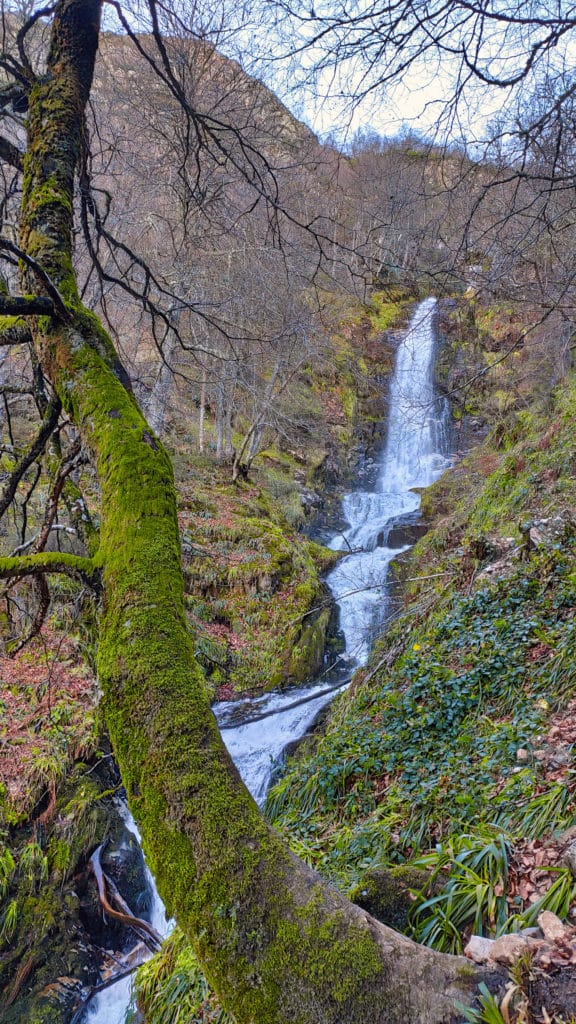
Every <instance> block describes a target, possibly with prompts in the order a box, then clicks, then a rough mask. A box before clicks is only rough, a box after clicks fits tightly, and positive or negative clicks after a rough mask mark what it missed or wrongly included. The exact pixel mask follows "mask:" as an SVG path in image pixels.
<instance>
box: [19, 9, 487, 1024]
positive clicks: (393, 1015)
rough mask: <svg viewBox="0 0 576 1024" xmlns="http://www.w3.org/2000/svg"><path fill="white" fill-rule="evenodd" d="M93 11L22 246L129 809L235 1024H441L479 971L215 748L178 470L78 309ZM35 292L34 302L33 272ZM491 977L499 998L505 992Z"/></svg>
mask: <svg viewBox="0 0 576 1024" xmlns="http://www.w3.org/2000/svg"><path fill="white" fill-rule="evenodd" d="M99 16H100V3H99V0H61V2H60V3H59V4H58V6H57V9H56V14H55V16H54V21H53V29H52V43H51V49H50V54H49V59H48V67H47V74H46V75H45V76H44V77H43V78H42V79H41V80H40V81H39V82H38V84H37V85H36V86H35V87H34V89H33V92H32V95H31V97H30V111H29V140H28V152H27V156H26V161H25V185H24V197H23V210H22V231H21V245H22V248H23V249H24V250H25V251H26V252H27V254H28V255H29V256H30V257H32V259H33V260H35V261H36V262H37V263H38V264H39V265H40V266H41V267H42V268H43V269H44V270H45V271H47V272H48V273H49V275H50V277H51V279H52V281H53V283H54V284H55V285H56V287H57V288H58V289H59V291H60V294H61V296H62V299H63V302H64V304H65V306H66V308H67V310H68V313H67V314H66V315H64V314H62V315H60V316H58V317H53V318H50V317H42V318H38V319H37V320H36V321H34V325H33V334H34V342H35V346H36V349H37V352H38V355H39V357H40V359H41V361H42V365H43V367H44V370H45V372H46V374H47V375H48V376H49V378H50V380H51V382H52V385H53V387H54V388H55V390H56V392H57V393H58V395H59V396H60V398H61V401H62V404H63V406H64V407H65V409H66V410H67V412H68V413H69V415H70V416H71V417H72V419H73V421H74V422H75V424H76V425H77V427H78V429H79V431H80V433H81V436H82V438H83V441H84V443H85V444H86V445H87V446H88V447H89V449H90V450H91V452H92V456H93V459H94V463H95V465H96V468H97V474H98V479H99V482H100V487H101V500H102V517H101V541H100V549H99V552H98V553H97V555H96V556H95V562H96V563H97V564H98V565H99V566H100V567H101V570H102V576H103V593H104V599H103V611H102V617H101V623H100V647H99V674H100V683H101V686H102V690H103V694H104V698H103V699H104V708H105V716H106V721H107V723H108V727H109V730H110V735H111V738H112V742H113V745H114V750H115V753H116V757H117V759H118V763H119V765H120V769H121V772H122V777H123V780H124V782H125V785H126V789H127V792H128V797H129V802H130V807H131V809H132V811H133V813H134V817H135V818H136V821H137V823H138V825H139V828H140V830H141V832H142V836H143V840H144V846H145V850H146V854H147V856H148V858H149V861H150V864H151V866H152V869H153V871H154V873H155V875H156V878H157V881H158V887H159V890H160V892H161V894H162V896H163V897H164V899H165V901H166V903H167V905H168V908H169V910H170V912H172V913H174V914H175V915H176V917H177V918H178V921H179V923H180V924H181V926H182V928H183V929H184V930H185V931H186V932H187V934H188V935H189V936H190V939H191V941H192V943H193V945H194V947H195V949H196V951H197V953H198V956H199V959H200V961H201V963H202V965H203V967H204V969H205V971H206V975H207V977H208V978H209V980H210V982H211V983H212V984H213V986H214V988H215V990H216V991H217V992H218V994H219V995H220V997H221V999H222V1002H223V1003H224V1005H225V1006H227V1007H228V1008H229V1009H230V1010H231V1011H232V1012H233V1013H234V1015H235V1016H236V1018H237V1020H238V1021H239V1022H240V1024H248V1022H254V1024H256V1022H257V1024H271V1022H276V1024H287V1022H300V1024H316V1022H318V1024H320V1022H322V1024H328V1022H334V1024H336V1022H340V1024H376V1022H387V1024H395V1022H398V1024H407V1022H410V1024H440V1022H448V1021H452V1020H456V1019H457V1018H458V1013H457V1012H456V1010H455V1007H454V1001H455V1000H456V999H458V1000H461V1001H463V1002H469V1001H471V1000H472V999H473V997H474V993H475V990H476V984H477V981H478V980H479V972H478V971H477V970H476V969H474V968H473V967H472V966H471V965H470V964H469V963H468V962H467V961H465V960H464V959H461V958H457V957H448V956H443V955H441V954H438V953H435V952H432V951H430V950H428V949H425V948H421V947H419V946H417V945H416V944H414V943H412V942H411V941H409V940H408V939H407V938H405V937H403V936H401V935H398V934H396V933H395V932H393V931H391V930H389V929H387V928H385V927H384V926H383V925H381V924H379V923H378V922H376V921H375V920H373V919H372V918H370V916H369V915H368V914H366V913H365V912H364V911H362V910H361V909H360V908H359V907H356V906H354V905H353V904H350V903H348V902H347V901H346V900H345V899H343V898H342V897H341V896H340V895H339V894H338V893H337V892H336V891H335V890H333V889H331V888H330V887H329V886H327V885H326V884H325V883H324V882H323V881H322V880H321V879H320V877H319V876H318V875H317V874H315V873H314V872H312V871H311V870H309V869H308V868H307V867H306V866H305V865H304V864H303V863H302V862H300V861H298V860H297V859H296V858H295V857H294V856H293V855H292V854H291V853H290V852H289V851H288V850H287V849H286V847H285V846H284V845H283V844H282V843H281V842H280V840H279V838H278V837H277V836H276V835H275V834H274V833H273V832H272V831H271V830H270V828H269V827H268V826H267V825H266V823H265V822H264V821H263V819H262V818H261V816H260V814H259V812H258V809H257V807H256V805H255V804H254V802H253V800H252V798H251V797H250V795H249V794H248V792H247V791H246V789H245V787H244V786H243V784H242V782H241V781H240V778H239V776H238V773H237V771H236V769H235V767H234V765H233V764H232V762H231V759H230V757H229V755H228V753H227V751H226V749H225V747H224V745H223V743H222V740H221V738H220V735H219V733H218V729H217V727H216V724H215V720H214V718H213V716H212V713H211V711H210V707H209V704H208V700H207V698H206V695H205V691H204V687H203V681H202V677H201V674H200V671H199V669H198V667H197V665H196V663H195V661H194V657H193V649H192V644H191V640H190V636H189V633H188V629H187V626H186V622H185V617H184V599H183V584H182V575H181V567H180V544H179V534H178V525H177V517H176V500H175V492H174V483H173V478H172V471H171V466H170V463H169V460H168V458H167V455H166V453H165V452H164V450H163V448H162V446H161V445H160V443H159V442H158V440H157V439H156V438H155V437H154V435H153V434H152V432H151V431H150V429H149V428H148V426H147V424H146V422H145V420H144V419H143V417H142V415H141V413H140V411H139V410H138V408H137V406H136V404H135V402H134V400H133V398H132V396H131V395H130V393H129V392H128V390H127V389H126V387H125V386H124V383H123V382H122V373H121V368H120V367H119V364H118V361H117V359H116V355H115V353H114V349H113V346H112V343H111V341H110V339H109V338H108V337H107V335H106V334H105V332H104V331H103V329H102V327H101V326H100V324H99V323H98V321H97V320H96V319H95V318H94V317H93V316H92V315H91V314H90V313H89V312H88V311H87V310H85V309H84V308H83V307H82V305H81V302H80V300H79V297H78V293H77V289H76V283H75V279H74V274H73V269H72V222H73V187H74V177H75V170H76V165H77V161H78V157H79V146H80V139H81V135H82V130H83V114H84V108H85V104H86V102H87V99H88V96H89V91H90V87H91V81H92V72H93V65H94V59H95V55H96V49H97V41H98V31H99V29H98V25H99ZM25 284H26V289H27V291H28V292H32V293H35V294H38V293H41V292H42V288H41V287H39V285H38V280H37V277H36V276H35V275H34V273H33V272H31V271H30V270H28V271H27V272H26V282H25ZM498 980H499V979H498V976H497V975H493V976H492V978H491V983H492V982H493V983H494V984H497V983H498Z"/></svg>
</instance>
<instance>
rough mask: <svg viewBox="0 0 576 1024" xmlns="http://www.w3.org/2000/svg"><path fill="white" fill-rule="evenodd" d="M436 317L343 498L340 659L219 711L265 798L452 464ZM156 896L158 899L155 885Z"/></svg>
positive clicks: (420, 314)
mask: <svg viewBox="0 0 576 1024" xmlns="http://www.w3.org/2000/svg"><path fill="white" fill-rule="evenodd" d="M434 314H435V300H433V299H427V300H425V301H424V302H423V303H421V304H419V305H418V306H417V307H416V309H415V311H414V313H413V316H412V318H411V320H410V323H409V325H408V327H407V329H406V330H405V332H403V336H402V339H401V341H400V343H399V345H398V350H397V354H396V360H395V369H394V373H393V375H392V378H391V381H390V387H389V395H388V406H389V416H388V427H387V440H386V444H385V447H384V449H383V451H382V453H381V455H380V457H379V460H378V473H377V478H376V481H375V484H374V488H373V490H371V491H355V492H352V493H350V494H348V495H347V496H346V497H345V499H344V506H343V514H344V517H345V519H346V520H347V522H348V524H349V525H348V527H347V529H346V530H345V531H344V532H343V533H341V534H337V535H336V536H335V537H334V538H333V541H332V546H333V547H334V548H335V549H338V550H341V551H342V550H349V551H350V552H351V553H350V554H349V555H348V556H346V557H343V558H342V559H341V560H340V561H339V562H338V564H337V566H336V567H335V568H334V569H333V570H332V571H331V572H330V574H329V576H328V578H327V583H328V585H329V587H330V589H331V591H332V593H333V594H334V598H335V600H336V601H337V602H338V604H339V607H340V616H341V628H342V631H343V634H344V638H345V651H344V653H343V655H342V659H341V664H340V665H339V666H336V667H335V668H333V669H332V670H331V671H330V672H328V673H327V674H325V675H322V676H320V677H319V679H318V680H316V681H315V682H314V683H313V684H311V685H310V684H309V685H308V686H306V687H301V688H297V689H294V688H292V689H290V690H284V691H281V692H278V693H271V694H266V695H264V696H263V697H259V698H257V699H253V700H245V701H242V702H237V701H234V702H228V703H227V702H224V703H220V704H217V705H216V706H215V708H214V710H215V713H216V716H217V718H218V721H219V723H220V726H221V728H222V730H223V735H224V738H225V740H226V743H227V746H228V749H229V750H230V752H231V754H232V756H233V758H234V760H235V762H236V764H237V766H238V768H239V770H240V773H241V775H242V777H243V778H244V781H245V782H246V784H247V786H248V788H249V789H250V791H251V792H252V794H253V795H254V796H255V797H256V798H257V799H258V800H259V801H262V799H263V798H264V797H265V795H266V791H267V789H268V786H269V782H270V778H271V773H272V771H273V769H274V765H275V764H276V763H277V761H278V758H279V757H280V756H281V754H282V751H283V750H284V749H285V747H286V746H288V745H289V744H292V743H294V742H295V741H296V740H298V739H300V738H301V737H302V735H303V734H304V733H305V732H306V730H307V729H308V728H309V727H310V725H311V723H312V722H313V721H314V719H315V717H316V716H317V715H318V713H319V711H320V710H321V708H322V707H323V706H324V705H325V704H326V703H327V702H329V701H330V700H331V699H332V697H333V696H334V693H335V692H337V690H338V689H339V688H342V687H343V686H345V685H346V683H347V682H348V681H349V680H350V678H351V674H352V672H353V671H354V669H356V668H357V667H358V666H359V665H361V664H363V662H364V661H365V660H366V657H367V655H368V652H369V650H370V643H371V638H372V636H373V634H374V632H375V631H378V630H379V629H380V628H381V623H382V619H383V617H384V616H385V613H386V608H387V600H386V577H387V573H388V566H389V565H390V562H391V561H392V560H393V559H394V557H395V556H397V555H398V553H399V552H400V551H402V550H405V549H406V547H407V545H400V546H399V545H398V544H396V546H389V544H388V540H389V537H390V535H392V534H395V535H396V537H399V535H400V531H401V530H402V528H403V526H404V525H405V524H406V523H407V522H409V523H412V521H413V519H414V516H415V515H416V513H417V509H418V505H419V496H418V493H417V491H415V490H413V488H417V489H420V488H422V487H426V486H429V485H430V484H431V483H432V482H433V480H434V479H436V478H437V476H438V475H439V474H440V473H441V472H442V470H443V469H444V468H445V467H446V465H447V464H448V463H447V459H446V454H447V406H446V403H445V402H443V401H442V400H440V399H439V398H438V396H437V395H436V393H435V389H434V382H433V365H434V355H435V333H434V327H433V321H434ZM150 902H151V905H152V906H157V904H158V896H157V893H156V891H155V889H154V890H153V893H152V896H151V901H150ZM128 1002H129V985H128V983H127V982H126V980H124V981H121V982H119V984H118V986H114V987H113V988H108V989H107V990H106V991H105V992H103V993H102V994H101V995H99V996H97V997H96V998H95V999H93V1000H92V1001H91V1005H90V1008H89V1011H88V1012H87V1014H86V1016H85V1021H86V1024H122V1022H123V1021H124V1019H125V1017H126V1012H127V1006H128Z"/></svg>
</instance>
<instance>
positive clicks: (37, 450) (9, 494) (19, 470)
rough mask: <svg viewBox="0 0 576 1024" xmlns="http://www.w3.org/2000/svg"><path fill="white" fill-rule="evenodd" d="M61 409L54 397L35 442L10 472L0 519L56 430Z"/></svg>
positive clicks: (0, 509) (3, 493)
mask: <svg viewBox="0 0 576 1024" xmlns="http://www.w3.org/2000/svg"><path fill="white" fill-rule="evenodd" d="M61 409H62V404H61V402H60V399H59V398H57V397H56V396H54V397H53V398H52V399H51V401H50V402H49V404H48V408H47V410H46V413H45V416H44V419H43V420H42V423H41V426H40V430H39V431H38V434H37V436H36V438H35V440H34V441H33V442H32V444H31V445H30V447H29V448H28V450H27V451H26V452H25V453H24V455H23V456H22V458H21V459H20V462H19V463H18V464H17V466H16V467H15V468H14V470H13V471H12V474H11V476H10V478H9V480H8V482H7V484H6V486H5V487H4V490H3V492H2V494H1V495H0V517H1V516H3V515H4V513H5V511H6V509H7V508H8V506H9V504H10V502H11V501H12V500H13V499H14V495H15V494H16V489H17V487H18V484H19V483H20V481H21V479H22V477H23V476H24V473H25V472H26V470H27V469H29V468H30V466H31V465H32V463H33V462H35V460H36V459H37V458H38V456H39V455H41V454H42V452H43V451H44V449H45V447H46V443H47V441H48V438H49V437H50V435H51V433H52V431H53V430H54V429H55V428H56V424H57V423H58V417H59V416H60V411H61Z"/></svg>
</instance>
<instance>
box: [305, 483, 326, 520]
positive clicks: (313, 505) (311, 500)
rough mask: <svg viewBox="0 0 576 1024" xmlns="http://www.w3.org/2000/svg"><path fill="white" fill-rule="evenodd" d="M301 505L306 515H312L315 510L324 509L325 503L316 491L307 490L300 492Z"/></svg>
mask: <svg viewBox="0 0 576 1024" xmlns="http://www.w3.org/2000/svg"><path fill="white" fill-rule="evenodd" d="M300 504H301V505H302V508H303V509H304V513H305V514H306V515H310V513H311V512H313V511H315V509H318V508H322V506H323V504H324V501H323V499H322V497H321V496H320V495H319V494H317V493H316V491H309V490H308V489H305V490H303V491H301V492H300Z"/></svg>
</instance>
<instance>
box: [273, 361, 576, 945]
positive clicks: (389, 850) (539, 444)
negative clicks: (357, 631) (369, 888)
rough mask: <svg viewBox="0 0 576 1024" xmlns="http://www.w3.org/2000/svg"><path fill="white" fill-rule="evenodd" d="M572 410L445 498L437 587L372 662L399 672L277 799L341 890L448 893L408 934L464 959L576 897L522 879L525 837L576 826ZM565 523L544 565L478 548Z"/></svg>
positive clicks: (428, 552)
mask: <svg viewBox="0 0 576 1024" xmlns="http://www.w3.org/2000/svg"><path fill="white" fill-rule="evenodd" d="M575 407H576V381H575V380H574V379H572V380H570V381H569V382H567V383H566V384H565V386H563V387H562V388H561V389H559V391H558V394H557V396H556V398H555V408H554V409H553V413H552V415H556V419H554V420H553V422H552V425H550V420H549V414H548V417H547V416H545V415H544V413H543V412H538V411H536V412H531V413H530V414H527V413H523V412H519V413H516V414H515V417H514V418H511V419H510V421H509V423H508V428H507V429H508V433H507V434H505V435H504V434H503V433H502V432H500V433H499V435H498V436H497V437H496V436H494V437H493V438H492V440H491V441H489V442H488V444H487V445H486V446H485V448H484V449H481V450H479V451H478V452H476V453H473V454H472V455H471V456H469V457H468V459H467V460H464V461H463V462H462V463H461V464H459V466H458V467H457V469H456V470H454V471H453V472H452V473H451V474H448V475H447V476H446V477H445V478H442V479H441V480H440V481H439V482H438V483H437V484H436V485H435V487H434V488H432V489H431V495H430V496H429V497H428V498H427V499H426V500H427V509H426V512H427V514H428V515H429V516H430V517H433V516H434V514H435V508H438V510H439V513H440V515H442V516H443V517H444V518H443V519H442V520H441V521H440V522H439V525H438V528H437V529H436V530H435V531H432V533H431V534H430V535H429V536H428V537H427V538H425V539H424V540H423V541H421V542H420V543H419V544H418V545H417V547H416V548H415V550H414V559H417V558H418V559H419V561H418V570H417V572H415V573H414V575H415V576H417V575H418V576H420V575H421V576H422V577H426V576H427V575H432V576H434V574H435V573H438V574H439V576H438V579H439V582H438V584H435V583H434V582H432V583H428V582H425V583H418V582H416V583H414V584H413V585H412V590H411V592H410V598H411V601H412V606H411V607H409V608H408V611H407V613H406V615H405V616H403V617H401V618H400V619H399V620H398V621H397V622H396V623H395V624H393V625H392V627H391V628H390V629H389V632H388V634H387V636H386V637H385V638H384V639H383V640H382V642H381V644H380V645H379V647H378V649H377V650H376V651H375V653H374V656H373V657H374V662H376V661H377V660H379V659H382V660H383V661H384V662H385V663H386V669H385V670H380V671H376V673H375V675H374V677H373V678H372V679H371V681H370V684H369V685H367V686H365V687H363V686H362V685H361V684H360V685H359V686H357V688H356V691H355V693H354V696H353V697H352V699H350V697H349V696H344V697H342V698H341V699H339V700H338V701H337V702H336V703H335V705H334V713H333V715H332V719H331V721H330V722H329V724H328V730H327V733H326V735H325V736H324V737H321V738H320V739H319V740H318V741H317V743H316V745H315V747H314V748H313V749H312V750H311V751H310V752H308V753H307V754H306V755H305V756H301V757H299V758H298V757H297V759H296V763H295V764H294V765H293V766H292V765H291V764H289V765H288V768H287V771H286V773H285V775H284V777H283V778H282V779H281V780H280V781H279V782H278V783H277V784H276V786H275V787H274V789H273V790H272V792H271V793H270V795H269V798H268V803H267V813H268V814H269V816H270V818H271V820H272V821H273V823H274V824H275V825H276V826H277V827H279V828H281V829H283V831H284V833H285V835H286V837H287V838H288V840H289V841H290V842H293V843H294V844H295V849H297V850H298V851H299V852H300V853H301V854H304V856H305V857H306V859H307V860H308V861H309V863H311V864H313V865H314V866H316V867H317V868H320V869H321V870H322V871H323V872H325V873H326V874H328V875H329V876H330V877H332V878H333V879H334V880H335V881H336V882H337V883H338V884H339V885H341V886H343V887H345V888H348V887H350V886H354V885H355V884H356V883H358V882H359V880H361V878H362V877H363V874H364V873H365V872H366V871H370V870H372V869H377V870H381V869H387V868H389V867H391V866H392V865H394V864H406V865H409V866H410V867H414V868H418V869H421V870H427V871H428V872H430V875H431V879H432V881H436V882H437V883H438V884H440V883H442V882H443V883H444V885H443V887H442V889H441V891H432V893H431V892H430V890H429V889H428V887H427V886H426V887H425V890H422V891H420V890H414V893H413V907H412V912H411V915H410V930H411V934H412V935H413V936H414V937H415V938H417V939H418V940H419V941H421V942H426V943H428V944H431V945H434V946H437V947H438V948H440V949H444V950H450V951H460V950H461V948H462V936H463V934H468V933H469V932H470V931H471V930H473V931H475V932H477V933H480V934H492V935H494V934H499V933H501V932H504V931H509V930H516V929H518V928H520V927H524V926H526V925H528V924H531V923H533V922H535V920H536V918H537V915H538V913H539V912H540V911H541V910H542V909H544V908H547V909H551V910H553V911H554V912H555V913H558V914H559V916H561V917H562V916H565V915H566V914H567V913H568V910H569V908H570V906H571V905H573V903H574V900H575V899H576V887H575V886H574V881H573V879H572V877H571V875H570V873H569V872H568V871H567V870H565V869H557V868H554V867H552V868H547V869H546V870H547V873H548V878H549V880H550V881H549V887H548V890H547V891H546V892H545V894H544V895H543V896H542V897H541V898H540V899H539V900H538V902H537V903H534V904H530V903H526V904H524V903H523V902H522V900H521V899H520V897H519V896H518V895H511V892H512V893H513V894H515V893H516V890H515V889H512V890H511V889H510V887H509V885H510V883H509V880H508V858H509V852H510V849H511V848H512V847H513V846H514V845H515V843H516V842H517V841H518V840H519V839H520V838H522V837H525V838H526V839H533V838H536V837H541V836H554V835H555V834H558V833H560V832H561V831H563V830H565V829H568V828H570V827H572V826H574V825H575V824H576V813H575V810H574V793H575V791H576V770H575V768H574V766H573V763H572V762H570V763H567V764H566V768H565V770H563V771H562V773H561V776H560V777H557V776H555V775H554V773H553V772H549V771H548V770H547V768H546V757H547V755H546V748H547V744H548V743H552V745H553V741H549V740H547V733H548V730H549V729H550V727H551V725H552V724H554V722H555V721H557V720H558V719H557V718H556V717H555V716H558V714H559V710H560V709H561V708H562V707H563V706H564V704H565V703H566V701H567V700H569V699H573V698H574V695H575V693H576V666H575V665H574V659H573V651H574V643H575V640H576V635H575V634H576V620H575V618H574V608H575V607H576V572H575V571H574V559H575V555H576V543H575V538H574V529H573V527H572V526H571V524H570V520H569V519H568V517H567V516H566V515H565V513H563V512H562V509H563V508H564V505H563V502H564V499H565V496H568V501H569V502H570V503H571V502H572V490H573V479H574V474H573V466H574V465H575V464H576V443H575V439H574V434H573V418H574V410H575ZM494 445H496V447H494ZM560 503H562V504H560ZM559 511H560V512H561V513H562V516H563V522H564V526H563V527H562V526H561V527H560V528H559V529H558V531H557V534H556V535H555V536H553V537H551V538H550V539H549V540H548V541H547V542H546V543H544V544H542V545H541V546H540V547H539V548H536V549H534V550H532V551H531V552H530V557H525V558H522V557H521V549H520V548H518V549H517V551H516V553H514V552H512V554H511V555H510V556H509V557H507V558H506V559H504V560H503V561H502V565H501V566H499V567H498V568H499V570H500V571H496V572H493V573H492V574H491V575H488V574H486V575H483V574H481V570H482V568H483V565H482V557H481V555H478V554H477V553H476V552H478V551H479V552H481V551H482V544H480V543H476V539H477V538H478V537H480V539H481V540H482V537H486V538H487V542H486V545H485V546H486V549H487V551H488V552H490V544H491V543H492V541H491V538H492V537H494V534H495V533H496V544H498V532H499V531H505V534H506V536H509V535H510V534H511V533H512V534H514V536H515V537H516V538H517V543H518V542H520V540H521V538H522V537H523V535H524V530H525V528H524V526H523V523H524V521H526V520H530V519H532V518H533V517H535V516H536V517H538V516H544V515H548V516H554V515H558V512H559ZM559 522H560V523H561V522H562V519H560V520H559ZM515 524H518V525H517V528H515ZM506 543H507V544H508V547H507V548H506V547H505V548H504V550H510V545H509V542H506ZM495 551H496V552H497V551H498V548H497V546H496V548H495ZM491 558H492V560H495V559H497V558H498V554H492V555H491ZM487 560H488V561H489V560H490V555H489V557H488V558H487ZM477 576H480V579H477ZM542 746H543V747H544V751H543V752H542V751H539V750H538V748H539V747H542ZM521 750H522V757H521V758H520V757H519V756H517V755H519V752H520V751H521ZM535 752H536V754H538V756H535Z"/></svg>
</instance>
